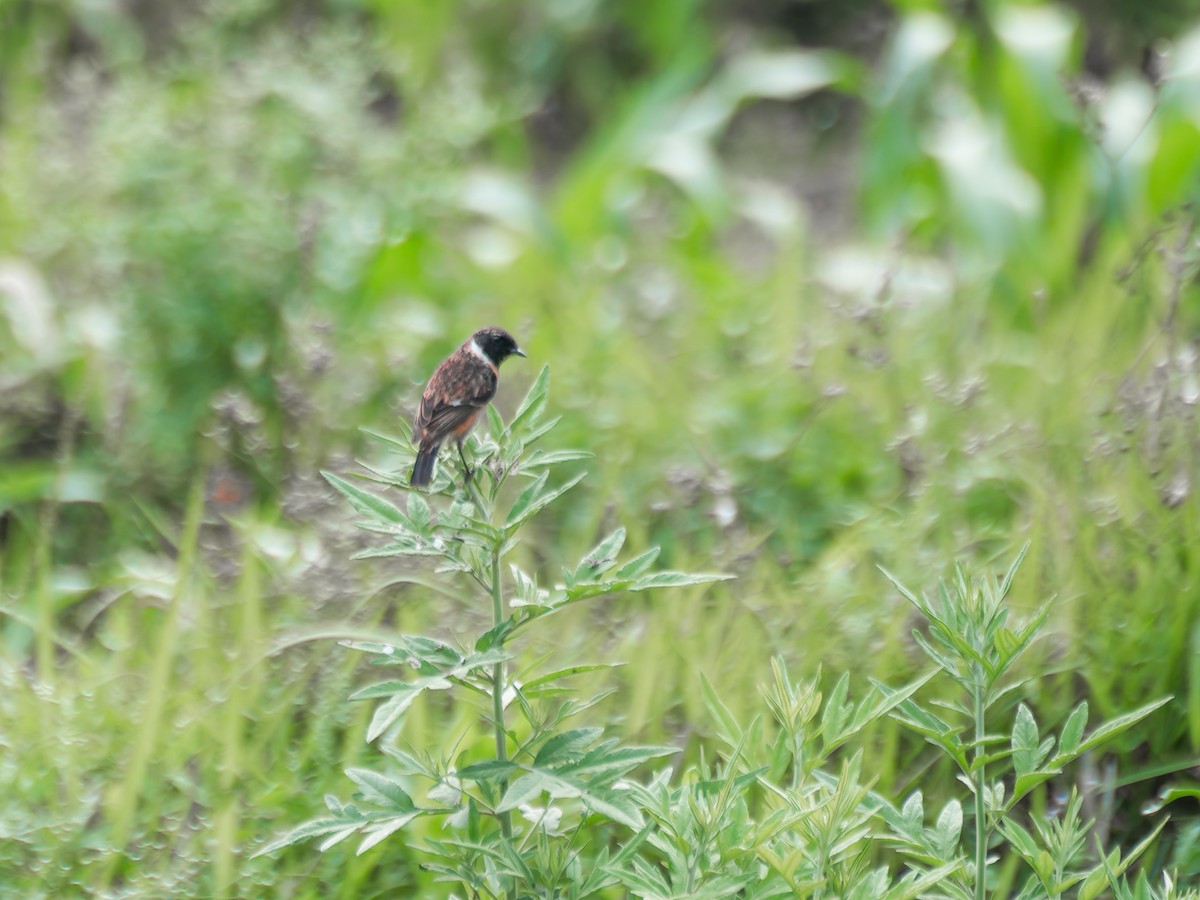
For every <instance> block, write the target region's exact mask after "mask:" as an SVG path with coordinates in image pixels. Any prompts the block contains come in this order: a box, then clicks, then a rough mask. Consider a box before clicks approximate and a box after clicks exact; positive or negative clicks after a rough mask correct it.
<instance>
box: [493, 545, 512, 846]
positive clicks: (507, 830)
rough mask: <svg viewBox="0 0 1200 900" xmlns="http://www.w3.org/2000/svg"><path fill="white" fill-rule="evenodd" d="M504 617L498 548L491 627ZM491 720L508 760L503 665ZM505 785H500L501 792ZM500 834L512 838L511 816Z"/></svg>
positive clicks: (496, 670) (496, 673)
mask: <svg viewBox="0 0 1200 900" xmlns="http://www.w3.org/2000/svg"><path fill="white" fill-rule="evenodd" d="M503 617H504V601H503V598H502V597H501V596H500V547H499V546H497V547H495V548H494V549H493V550H492V625H493V626H495V625H499V624H500V621H501V619H502V618H503ZM492 720H493V724H494V727H495V729H496V759H498V760H500V761H501V762H504V761H505V760H507V759H508V743H507V736H506V734H505V728H504V663H503V662H498V663H496V665H495V666H493V667H492ZM506 786H507V785H506V784H505V783H504V782H501V783H500V788H501V790H503V789H504V788H505V787H506ZM500 833H501V834H503V835H504V837H505V838H506V839H507V838H511V837H512V814H511V813H508V812H502V813H500Z"/></svg>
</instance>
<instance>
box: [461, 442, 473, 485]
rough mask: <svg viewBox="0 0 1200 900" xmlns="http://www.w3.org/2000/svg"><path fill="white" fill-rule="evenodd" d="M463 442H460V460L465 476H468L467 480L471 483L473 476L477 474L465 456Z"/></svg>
mask: <svg viewBox="0 0 1200 900" xmlns="http://www.w3.org/2000/svg"><path fill="white" fill-rule="evenodd" d="M462 445H463V442H462V441H459V442H458V458H459V459H460V460H462V467H463V474H464V475H466V480H467V481H468V482H470V480H471V476H472V475H474V474H475V470H474V469H472V468H471V467H470V466H468V465H467V458H466V457H465V456H463V448H462Z"/></svg>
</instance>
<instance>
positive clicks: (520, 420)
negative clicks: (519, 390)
mask: <svg viewBox="0 0 1200 900" xmlns="http://www.w3.org/2000/svg"><path fill="white" fill-rule="evenodd" d="M549 392H550V366H549V365H544V366H542V371H540V372H539V373H538V376H537V378H535V379H534V380H533V384H531V385H530V386H529V390H528V391H526V392H525V397H524V399H522V400H521V405H520V406H519V407H517V411H516V413H515V414H514V415H513V417H512V423H511V424H510V425H509V427H508V430H509V431H510V432H511V433H513V434H516V433H517V432H518V431H519V430H521V429H526V430H527V429H528V428H529V426H530V425H532V424H533V423H534V422H536V421H537V419H538V417H539V416H540V415H541V414H542V410H543V409H544V408H545V406H546V395H547V394H548V393H549Z"/></svg>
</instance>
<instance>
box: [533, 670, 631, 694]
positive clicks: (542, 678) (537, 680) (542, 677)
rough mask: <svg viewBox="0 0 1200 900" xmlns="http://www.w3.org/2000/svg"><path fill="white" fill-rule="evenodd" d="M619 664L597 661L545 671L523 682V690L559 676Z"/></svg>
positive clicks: (565, 676) (577, 673)
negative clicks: (591, 663) (586, 664)
mask: <svg viewBox="0 0 1200 900" xmlns="http://www.w3.org/2000/svg"><path fill="white" fill-rule="evenodd" d="M619 665H621V664H620V663H598V664H595V665H588V666H570V667H568V668H566V669H558V670H556V671H554V672H547V673H546V674H545V675H539V676H538V677H537V678H534V679H531V680H530V681H526V682H525V683H524V688H525V690H530V689H531V688H535V687H539V686H541V685H543V684H549V683H550V682H552V681H557V680H558V679H560V678H569V677H570V676H572V675H581V674H583V673H584V672H598V671H600V670H601V669H612V668H615V667H617V666H619Z"/></svg>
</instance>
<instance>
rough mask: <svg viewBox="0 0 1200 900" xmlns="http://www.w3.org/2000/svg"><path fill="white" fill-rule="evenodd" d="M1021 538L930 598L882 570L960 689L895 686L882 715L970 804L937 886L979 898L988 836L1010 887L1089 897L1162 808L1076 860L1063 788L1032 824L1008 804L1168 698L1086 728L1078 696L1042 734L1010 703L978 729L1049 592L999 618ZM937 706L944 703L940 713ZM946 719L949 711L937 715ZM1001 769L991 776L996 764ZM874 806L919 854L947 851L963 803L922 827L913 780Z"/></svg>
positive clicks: (1132, 856) (1075, 815) (1136, 851)
mask: <svg viewBox="0 0 1200 900" xmlns="http://www.w3.org/2000/svg"><path fill="white" fill-rule="evenodd" d="M1027 550H1028V545H1026V546H1025V547H1024V548H1023V549H1022V550H1021V552H1020V553H1019V554H1018V555H1017V558H1016V559H1015V560H1014V562H1013V564H1012V566H1011V567H1010V568H1009V569H1008V571H1007V573H1006V574H1005V575H1004V577H1003V578H1002V579H999V580H997V579H995V578H992V577H988V578H983V579H979V580H974V581H973V580H970V579H968V578H967V576H966V574H965V573H964V572H963V570H962V569H961V567H960V568H959V569H958V570H957V572H956V577H955V580H954V582H953V583H952V584H950V585H946V584H942V585H941V587H940V589H939V592H938V595H937V597H936V598H933V599H930V598H928V597H923V596H918V595H916V594H914V593H913V592H912V591H910V590H909V589H908V588H906V587H904V585H902V584H901V583H900V582H899V581H898V580H897V579H896V578H894V577H893V576H892V575H890V574H888V573H887V572H886V571H885V574H887V577H888V578H889V579H890V580H891V581H892V583H893V584H894V585H895V586H896V588H897V589H898V590H899V591H900V592H901V593H902V594H903V595H904V597H905V598H906V599H907V600H908V601H909V602H910V603H911V604H912V605H913V606H914V607H915V608H916V610H917V611H918V612H919V613H920V614H921V615H922V616H923V617H924V618H925V620H926V621H927V623H928V631H927V632H925V631H922V630H919V629H918V630H914V631H913V637H914V639H915V640H916V642H917V643H918V645H920V647H921V649H922V650H923V651H924V652H925V654H926V655H927V656H928V657H929V658H930V659H931V660H932V661H933V662H934V664H935V665H936V666H937V667H938V669H939V670H941V671H942V672H944V673H946V674H947V675H949V677H950V678H951V679H952V680H953V681H954V683H955V684H956V685H957V686H958V687H959V689H960V691H961V695H960V699H959V700H954V701H950V702H947V703H941V704H940V707H941V708H940V710H939V712H934V711H933V710H932V709H930V708H929V706H928V705H923V704H921V703H919V702H918V701H916V700H914V699H912V698H905V699H904V700H903V702H901V703H900V704H899V705H898V706H897V707H896V709H895V711H894V712H893V713H892V715H893V716H894V717H895V718H896V719H897V720H898V721H899V722H901V723H902V724H903V725H904V726H905V727H907V728H909V729H911V730H912V731H914V732H916V733H917V734H919V735H921V736H922V737H923V738H925V740H926V741H928V742H929V743H930V744H932V745H933V746H934V747H936V748H937V749H938V751H939V752H940V753H942V754H943V755H945V756H946V757H948V758H949V759H951V760H952V761H953V763H954V765H955V766H956V767H957V768H958V770H959V773H960V774H959V779H960V780H961V781H962V782H963V783H964V784H965V785H966V786H967V787H968V789H969V790H970V794H971V796H970V801H971V808H972V810H973V828H972V830H971V838H970V841H971V852H969V853H967V854H965V859H964V863H963V865H962V866H960V867H957V868H956V869H955V870H954V871H953V872H952V873H950V874H949V876H948V877H947V879H946V881H945V882H943V884H942V889H943V891H945V893H946V896H950V897H955V898H964V900H966V898H970V897H974V898H975V900H983V898H984V897H987V896H988V895H989V894H988V870H989V866H990V864H991V861H992V857H991V856H990V854H991V853H992V851H993V849H994V848H995V846H996V844H997V843H998V840H997V839H1000V840H1002V841H1005V842H1007V843H1008V844H1009V846H1010V847H1011V849H1012V850H1013V852H1015V853H1016V854H1017V855H1018V856H1019V857H1020V858H1021V859H1022V860H1023V861H1024V862H1025V863H1026V864H1027V865H1028V866H1029V868H1030V869H1031V870H1032V874H1030V875H1029V876H1028V878H1027V879H1026V881H1025V883H1024V885H1023V886H1022V888H1021V892H1020V896H1022V897H1043V896H1044V897H1061V896H1064V895H1065V894H1066V892H1067V891H1068V889H1071V888H1074V887H1076V886H1077V885H1078V892H1077V894H1076V896H1078V897H1080V898H1084V900H1088V898H1092V897H1096V896H1098V895H1099V894H1100V892H1101V891H1102V890H1103V889H1104V887H1105V886H1107V885H1108V884H1109V883H1110V882H1113V881H1115V880H1116V879H1117V878H1118V876H1120V875H1121V874H1122V873H1123V872H1124V871H1125V870H1126V869H1127V868H1128V867H1129V866H1130V865H1131V864H1132V863H1133V862H1134V861H1136V860H1137V859H1138V858H1139V857H1140V856H1141V855H1142V854H1143V853H1144V852H1145V851H1146V849H1147V848H1148V847H1150V845H1151V844H1152V843H1153V842H1154V839H1155V838H1156V837H1157V836H1158V834H1159V832H1160V831H1162V829H1163V827H1164V826H1165V825H1166V819H1163V820H1162V821H1160V822H1159V824H1158V826H1157V827H1156V828H1155V829H1154V830H1153V831H1152V832H1151V833H1150V834H1149V835H1147V836H1146V838H1145V839H1143V840H1142V841H1141V842H1140V843H1138V844H1137V846H1135V847H1134V848H1133V849H1132V850H1130V851H1129V852H1128V853H1127V854H1124V855H1123V854H1122V853H1121V851H1120V850H1119V849H1118V850H1114V851H1112V853H1111V854H1109V855H1104V854H1103V852H1101V859H1100V862H1099V863H1096V864H1093V865H1091V866H1090V867H1089V866H1088V865H1086V863H1085V860H1084V854H1083V851H1084V849H1085V844H1086V836H1087V831H1088V829H1089V828H1090V826H1091V823H1083V822H1081V820H1080V803H1079V798H1078V796H1077V795H1072V798H1071V800H1070V801H1069V802H1068V804H1067V806H1066V809H1065V810H1064V812H1063V814H1062V816H1061V818H1060V819H1059V821H1058V822H1054V823H1050V824H1046V823H1041V822H1038V823H1037V824H1036V825H1035V827H1034V832H1035V833H1030V832H1029V831H1028V830H1027V829H1026V828H1024V827H1023V826H1022V825H1020V824H1019V822H1018V821H1017V819H1016V816H1015V815H1014V813H1015V811H1016V809H1017V806H1018V804H1020V803H1021V801H1022V800H1024V799H1025V798H1026V797H1028V796H1029V795H1030V794H1031V793H1032V792H1033V791H1034V790H1035V789H1036V788H1037V787H1038V786H1039V785H1041V784H1044V783H1045V782H1047V781H1048V780H1050V779H1051V778H1053V777H1055V776H1056V775H1059V774H1060V773H1061V772H1062V771H1063V768H1064V767H1065V766H1066V765H1068V764H1069V763H1071V762H1073V761H1075V760H1076V759H1078V758H1079V757H1080V756H1082V755H1083V754H1084V753H1087V752H1088V751H1090V750H1093V749H1095V748H1096V747H1099V746H1100V745H1101V744H1103V743H1104V742H1105V741H1108V740H1110V739H1111V738H1114V737H1116V736H1117V735H1119V734H1121V733H1123V732H1125V731H1127V730H1129V729H1130V728H1131V727H1133V726H1134V725H1136V724H1137V723H1138V722H1140V721H1141V720H1143V719H1145V718H1146V717H1147V716H1149V715H1150V714H1151V713H1153V712H1154V711H1155V710H1157V709H1160V708H1161V707H1163V706H1164V705H1166V704H1167V703H1168V702H1170V700H1171V699H1172V698H1170V697H1165V698H1162V699H1160V700H1156V701H1154V702H1152V703H1148V704H1146V705H1144V706H1141V707H1139V708H1138V709H1135V710H1133V711H1132V712H1128V713H1125V714H1124V715H1120V716H1117V717H1115V718H1113V719H1110V720H1108V721H1107V722H1104V723H1102V724H1100V725H1098V726H1096V727H1095V728H1093V729H1092V730H1091V731H1090V732H1089V731H1087V724H1088V704H1087V701H1083V702H1081V703H1079V704H1078V705H1077V706H1076V707H1075V708H1074V710H1072V712H1071V714H1070V715H1069V716H1068V717H1067V720H1066V722H1065V723H1064V724H1063V726H1062V728H1061V729H1060V730H1059V733H1058V735H1057V737H1054V736H1046V737H1042V735H1041V734H1040V731H1039V727H1038V724H1037V720H1036V718H1035V717H1034V715H1033V712H1032V711H1031V710H1030V709H1029V707H1028V706H1027V705H1025V704H1024V703H1021V704H1019V705H1018V707H1017V711H1016V715H1015V718H1014V722H1013V726H1012V731H1011V734H1008V735H1004V734H997V733H995V732H990V731H989V722H991V721H993V719H990V718H989V716H990V715H992V714H994V713H995V711H996V710H997V707H998V706H999V705H1000V704H1001V702H1002V701H1004V700H1005V698H1009V697H1011V696H1012V695H1013V693H1014V691H1016V690H1017V689H1019V688H1020V687H1022V685H1023V684H1024V683H1025V680H1024V679H1021V678H1014V677H1012V674H1011V673H1012V670H1013V666H1014V664H1015V663H1016V661H1017V660H1018V658H1019V657H1020V656H1021V655H1022V654H1023V653H1024V652H1025V650H1026V649H1028V647H1029V646H1030V644H1031V643H1032V642H1033V640H1034V639H1035V638H1036V637H1037V635H1038V633H1039V632H1040V630H1041V629H1042V627H1043V626H1044V625H1045V623H1046V619H1047V617H1048V616H1049V614H1050V609H1051V605H1050V603H1046V604H1043V605H1042V607H1041V608H1040V609H1039V610H1038V611H1037V612H1036V613H1034V615H1033V616H1032V617H1031V618H1030V619H1029V621H1027V622H1025V623H1024V624H1022V625H1020V626H1017V627H1010V626H1009V625H1008V618H1009V615H1008V613H1009V611H1008V608H1007V607H1006V606H1005V605H1004V600H1005V598H1006V597H1007V596H1008V593H1009V590H1010V589H1011V588H1012V583H1013V578H1014V577H1015V575H1016V573H1017V569H1018V567H1019V566H1020V564H1021V561H1022V560H1023V559H1024V558H1025V553H1026V551H1027ZM946 714H948V715H946ZM947 719H951V720H953V721H947ZM998 769H999V770H1000V771H1003V772H1005V774H1006V775H1008V776H1010V778H1011V780H1006V779H1005V778H1002V777H999V776H998V774H997V770H998ZM881 815H882V816H883V817H884V819H885V820H886V821H887V822H888V825H889V826H890V827H891V829H892V831H893V833H894V834H895V835H896V836H897V837H898V838H899V849H900V851H901V852H902V853H903V854H905V855H907V856H909V857H910V858H912V859H914V860H916V861H918V865H921V866H925V865H929V864H931V863H934V862H939V863H940V862H941V861H942V860H945V859H946V858H947V856H949V855H952V854H954V853H955V852H957V847H958V845H959V843H960V840H961V839H962V828H963V818H964V817H963V808H962V806H961V804H960V803H959V801H958V800H951V801H950V803H949V804H947V806H946V807H945V808H944V809H943V811H942V813H941V814H940V816H939V817H938V821H937V824H936V825H935V826H934V827H933V828H932V829H930V828H927V827H926V826H925V824H924V817H923V812H922V797H921V792H920V791H915V792H913V793H912V794H911V795H910V796H909V798H908V799H907V800H906V801H905V803H904V805H903V806H902V807H900V808H897V807H894V806H891V805H887V804H885V805H883V806H882V807H881Z"/></svg>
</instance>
